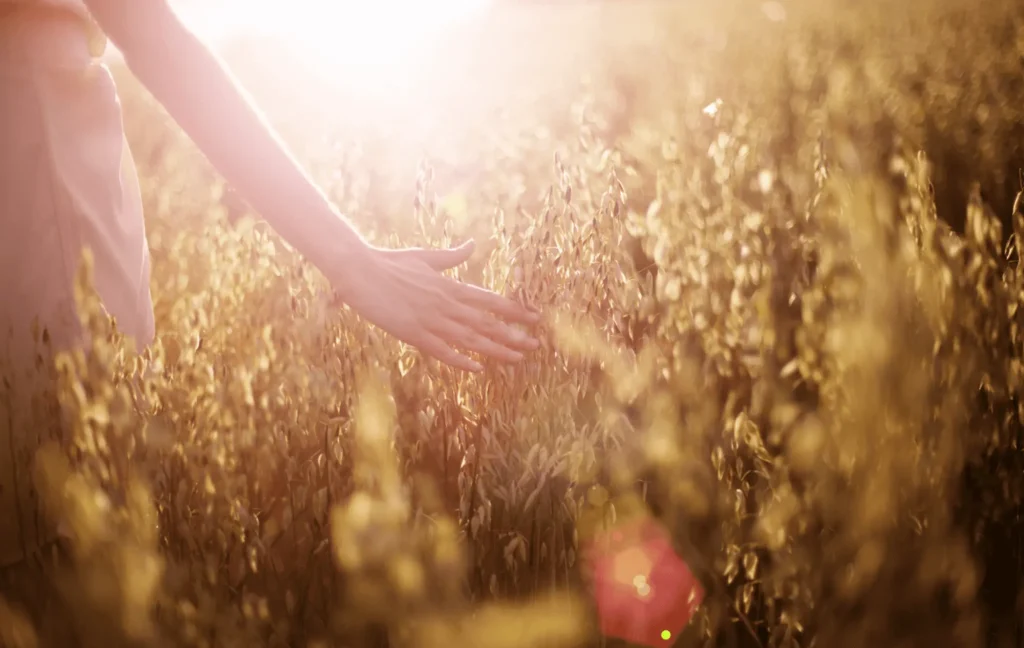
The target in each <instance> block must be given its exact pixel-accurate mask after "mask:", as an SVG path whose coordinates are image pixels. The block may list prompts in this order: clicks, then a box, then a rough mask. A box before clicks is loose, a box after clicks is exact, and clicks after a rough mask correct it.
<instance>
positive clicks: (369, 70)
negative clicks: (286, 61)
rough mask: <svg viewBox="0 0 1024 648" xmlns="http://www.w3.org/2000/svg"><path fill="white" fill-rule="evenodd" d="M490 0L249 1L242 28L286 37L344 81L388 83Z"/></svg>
mask: <svg viewBox="0 0 1024 648" xmlns="http://www.w3.org/2000/svg"><path fill="white" fill-rule="evenodd" d="M488 3H489V0H433V1H430V2H426V1H424V0H293V2H290V3H287V5H286V6H283V5H284V3H281V2H279V1H278V0H249V1H248V2H246V3H245V4H244V5H243V6H244V8H242V7H240V8H239V10H238V11H239V15H237V16H236V18H237V19H238V20H239V22H240V25H239V26H240V27H241V28H243V29H248V30H250V31H258V32H260V33H266V34H267V35H271V36H274V37H278V38H282V39H284V40H285V41H286V42H287V43H288V44H289V45H290V46H293V47H295V48H297V49H298V50H299V51H300V52H301V53H302V54H303V55H305V56H306V57H308V59H309V60H310V61H311V62H313V63H315V64H319V65H325V66H330V67H331V68H332V69H333V70H335V71H336V72H337V73H338V74H343V75H344V76H345V77H346V78H358V79H359V80H361V81H366V82H376V83H378V84H379V83H387V82H388V80H389V79H392V78H394V77H395V76H401V75H402V74H403V73H405V72H409V71H411V70H410V68H413V67H415V65H416V64H417V62H418V59H419V58H420V56H421V55H422V54H423V52H424V50H425V49H426V48H427V47H429V45H430V44H431V43H433V42H435V41H436V40H437V39H441V38H444V35H445V31H446V30H447V29H448V28H451V27H454V26H456V25H457V24H459V23H461V22H463V21H465V20H468V19H470V18H471V17H472V16H473V15H474V14H476V13H478V12H480V11H481V10H483V9H484V8H485V7H486V5H487V4H488Z"/></svg>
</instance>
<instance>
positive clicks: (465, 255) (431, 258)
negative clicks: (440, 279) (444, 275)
mask: <svg viewBox="0 0 1024 648" xmlns="http://www.w3.org/2000/svg"><path fill="white" fill-rule="evenodd" d="M475 247H476V244H475V243H474V242H473V241H472V239H471V240H469V241H466V242H465V243H463V244H462V245H460V246H459V247H456V248H448V249H441V250H420V249H417V250H409V252H410V253H411V254H413V255H414V256H415V257H416V258H417V259H419V260H421V261H423V262H424V263H426V264H427V265H428V266H430V267H431V268H432V269H434V270H437V271H438V272H441V271H442V270H448V269H450V268H454V267H456V266H460V265H462V264H463V263H465V262H466V261H469V257H471V256H472V255H473V249H474V248H475Z"/></svg>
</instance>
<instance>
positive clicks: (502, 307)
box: [449, 280, 540, 324]
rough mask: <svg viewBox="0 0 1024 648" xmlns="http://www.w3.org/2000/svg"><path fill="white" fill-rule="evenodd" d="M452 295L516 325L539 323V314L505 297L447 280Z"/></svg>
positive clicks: (477, 287)
mask: <svg viewBox="0 0 1024 648" xmlns="http://www.w3.org/2000/svg"><path fill="white" fill-rule="evenodd" d="M449 281H450V283H451V288H452V293H453V294H454V296H455V297H456V299H458V301H460V302H462V303H464V304H469V305H471V306H475V307H476V308H479V309H482V310H486V311H490V312H492V313H494V314H495V315H500V316H501V317H504V318H505V319H507V320H509V321H511V322H516V323H518V324H536V323H538V322H539V321H540V313H538V312H536V311H533V310H530V309H528V308H527V307H525V306H523V305H522V304H518V303H516V302H514V301H512V300H511V299H509V298H507V297H503V296H501V295H499V294H498V293H496V292H492V291H490V290H487V289H485V288H481V287H479V286H474V285H471V284H464V283H459V282H457V281H454V280H449Z"/></svg>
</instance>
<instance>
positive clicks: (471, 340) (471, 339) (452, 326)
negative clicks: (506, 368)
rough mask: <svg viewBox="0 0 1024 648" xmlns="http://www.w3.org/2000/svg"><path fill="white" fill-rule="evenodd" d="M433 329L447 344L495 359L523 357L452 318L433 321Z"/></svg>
mask: <svg viewBox="0 0 1024 648" xmlns="http://www.w3.org/2000/svg"><path fill="white" fill-rule="evenodd" d="M434 331H435V332H436V333H437V334H438V335H439V336H440V337H442V338H443V339H444V340H446V341H447V342H448V343H449V344H454V345H456V346H459V347H461V348H463V349H466V350H468V351H472V352H474V353H479V354H480V355H483V356H487V357H489V358H494V359H495V360H500V361H502V362H519V361H520V360H522V359H523V354H522V353H520V352H519V351H517V350H516V349H514V348H512V347H510V346H507V345H505V344H502V343H500V342H498V341H496V340H492V339H491V338H489V337H487V336H485V335H481V334H480V333H478V332H476V331H474V330H473V329H471V328H470V327H469V326H466V325H465V324H462V323H461V322H457V321H455V320H452V319H440V320H438V321H436V322H434Z"/></svg>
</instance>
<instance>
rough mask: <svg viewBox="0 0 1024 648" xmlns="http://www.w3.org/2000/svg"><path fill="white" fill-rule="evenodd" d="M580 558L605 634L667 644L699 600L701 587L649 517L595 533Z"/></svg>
mask: <svg viewBox="0 0 1024 648" xmlns="http://www.w3.org/2000/svg"><path fill="white" fill-rule="evenodd" d="M584 557H585V560H586V567H587V569H588V571H589V573H590V575H591V577H592V579H593V587H594V597H595V600H596V603H597V613H598V617H599V623H600V628H601V632H602V633H604V634H605V635H606V636H609V637H615V638H618V639H624V640H626V641H630V642H632V643H636V644H640V645H644V646H652V647H658V646H669V645H672V642H673V641H674V640H675V639H676V638H678V637H679V635H680V633H681V632H682V631H683V629H684V628H685V627H686V626H687V624H689V622H690V619H692V618H693V615H694V614H695V613H696V611H697V608H698V606H700V604H701V602H702V601H703V600H704V588H703V587H702V586H701V584H700V582H699V581H698V580H697V579H696V577H694V575H693V573H692V572H691V571H690V568H689V566H688V565H687V564H686V562H685V561H684V560H683V559H682V558H680V557H679V556H678V555H677V554H676V552H675V550H674V549H673V548H672V541H671V538H670V537H669V534H668V532H667V531H666V530H665V529H664V528H663V527H662V526H661V525H660V524H658V522H657V521H656V520H655V519H654V518H652V517H650V516H644V517H641V518H639V519H637V520H632V521H629V522H626V523H623V524H621V525H619V526H616V527H615V528H614V529H610V530H605V531H602V532H600V533H598V534H597V536H596V537H595V538H593V540H591V541H590V542H589V543H587V544H586V546H585V547H584Z"/></svg>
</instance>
